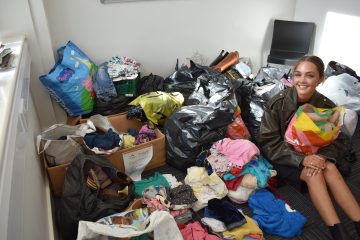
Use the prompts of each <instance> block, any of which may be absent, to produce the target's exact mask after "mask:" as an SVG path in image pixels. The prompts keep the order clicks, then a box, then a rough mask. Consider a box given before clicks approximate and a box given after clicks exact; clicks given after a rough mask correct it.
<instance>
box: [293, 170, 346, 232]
mask: <svg viewBox="0 0 360 240" xmlns="http://www.w3.org/2000/svg"><path fill="white" fill-rule="evenodd" d="M306 171H307V168H304V169H303V170H302V172H301V174H300V179H301V180H302V181H304V182H306V184H307V186H308V189H309V194H310V198H311V201H312V202H313V204H314V206H315V208H316V210H317V211H318V213H319V214H320V216H321V218H322V220H323V221H324V222H325V224H326V225H327V226H333V225H335V224H337V223H340V219H339V217H338V215H337V213H336V211H335V208H334V205H333V203H332V201H331V198H330V195H329V192H328V190H327V186H326V182H325V177H324V175H323V171H320V172H319V173H317V174H316V175H315V176H307V174H306Z"/></svg>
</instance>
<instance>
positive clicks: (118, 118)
mask: <svg viewBox="0 0 360 240" xmlns="http://www.w3.org/2000/svg"><path fill="white" fill-rule="evenodd" d="M108 119H109V121H110V123H111V124H112V125H113V126H114V128H115V129H116V130H117V131H119V132H127V130H128V129H129V128H134V129H136V130H140V128H141V127H142V126H143V125H144V123H142V122H140V121H138V120H136V119H131V120H128V119H126V114H118V115H112V116H108ZM155 133H156V136H157V138H156V139H154V140H152V141H149V142H146V143H142V144H139V145H136V146H134V147H131V148H126V149H120V150H119V151H117V152H115V153H113V154H111V155H105V157H106V158H107V159H109V161H110V162H111V163H112V164H114V165H115V167H116V168H117V169H118V170H120V171H123V172H124V171H125V168H124V154H132V155H141V154H142V152H143V150H144V149H148V148H152V152H153V155H152V158H151V160H150V162H149V164H148V165H147V166H146V167H145V170H150V169H154V168H157V167H160V166H163V165H165V160H166V151H165V135H164V134H162V132H160V130H159V129H157V128H156V129H155ZM138 157H139V156H138ZM140 158H141V156H140Z"/></svg>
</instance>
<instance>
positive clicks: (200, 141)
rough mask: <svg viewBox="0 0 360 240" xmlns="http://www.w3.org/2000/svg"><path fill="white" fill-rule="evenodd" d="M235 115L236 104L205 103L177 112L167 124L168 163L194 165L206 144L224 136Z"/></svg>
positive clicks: (181, 165) (182, 166)
mask: <svg viewBox="0 0 360 240" xmlns="http://www.w3.org/2000/svg"><path fill="white" fill-rule="evenodd" d="M233 115H234V110H233V108H223V107H214V106H204V105H193V106H185V107H182V108H180V110H179V111H177V112H174V113H173V114H172V115H171V116H170V117H169V118H168V119H167V121H166V122H165V126H164V128H165V135H166V151H167V162H168V164H169V165H172V166H173V167H175V168H178V169H181V170H185V169H187V168H188V167H190V166H193V165H195V160H196V156H197V155H198V154H199V153H200V152H201V150H202V147H203V146H204V145H206V144H208V143H212V142H215V141H217V140H220V139H222V138H224V136H225V133H226V129H227V125H229V124H230V123H231V122H232V120H233Z"/></svg>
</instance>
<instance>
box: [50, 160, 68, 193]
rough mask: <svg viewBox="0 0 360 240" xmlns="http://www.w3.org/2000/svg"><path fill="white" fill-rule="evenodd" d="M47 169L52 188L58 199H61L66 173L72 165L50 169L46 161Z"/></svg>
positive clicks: (62, 165)
mask: <svg viewBox="0 0 360 240" xmlns="http://www.w3.org/2000/svg"><path fill="white" fill-rule="evenodd" d="M44 164H45V169H46V172H47V175H48V177H49V181H50V187H51V190H52V191H53V193H54V195H55V196H57V197H61V194H62V190H63V185H64V179H65V173H66V170H67V168H68V167H69V165H70V163H65V164H61V165H58V166H54V167H48V165H47V163H46V161H45V160H44Z"/></svg>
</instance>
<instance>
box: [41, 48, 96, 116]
mask: <svg viewBox="0 0 360 240" xmlns="http://www.w3.org/2000/svg"><path fill="white" fill-rule="evenodd" d="M58 57H59V60H58V62H57V63H56V64H55V66H54V67H53V68H52V69H51V70H50V72H49V73H48V74H47V75H42V76H40V77H39V79H40V81H41V82H42V84H43V85H44V86H45V87H46V88H47V89H48V91H49V93H50V95H51V96H52V97H53V98H54V99H55V100H56V101H57V102H58V103H59V104H60V105H61V106H62V107H63V108H64V110H65V111H66V112H67V113H68V114H69V115H70V116H79V115H83V114H86V113H89V112H91V111H92V110H93V105H94V98H95V93H94V91H93V75H94V72H95V70H96V65H95V64H94V63H93V62H92V61H91V60H90V58H88V57H87V56H86V55H85V53H83V52H82V51H81V50H80V49H79V48H78V47H77V46H76V45H75V44H74V43H72V42H71V41H69V42H68V43H67V44H66V46H65V47H62V48H60V49H58Z"/></svg>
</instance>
